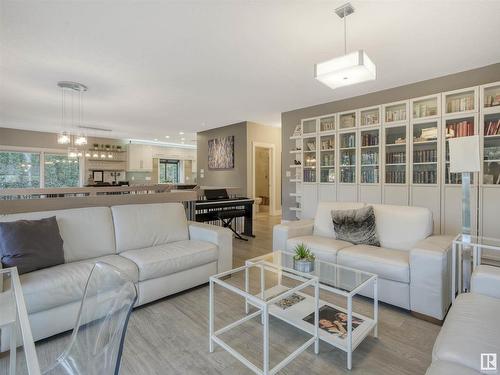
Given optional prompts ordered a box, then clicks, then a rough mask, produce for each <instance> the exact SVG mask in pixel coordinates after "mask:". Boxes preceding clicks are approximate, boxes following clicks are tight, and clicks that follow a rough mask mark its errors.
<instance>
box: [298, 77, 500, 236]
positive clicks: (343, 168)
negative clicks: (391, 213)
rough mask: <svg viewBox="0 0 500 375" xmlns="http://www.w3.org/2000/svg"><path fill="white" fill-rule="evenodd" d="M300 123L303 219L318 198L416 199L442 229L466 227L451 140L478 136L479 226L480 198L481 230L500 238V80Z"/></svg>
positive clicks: (408, 201) (476, 187)
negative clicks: (451, 169) (453, 169)
mask: <svg viewBox="0 0 500 375" xmlns="http://www.w3.org/2000/svg"><path fill="white" fill-rule="evenodd" d="M497 124H498V127H497ZM298 128H300V132H299V134H294V135H293V136H291V137H290V142H291V144H292V147H291V149H292V150H291V151H290V152H291V153H293V155H294V159H295V162H294V164H293V165H290V172H291V173H290V175H291V177H290V181H292V182H294V183H295V186H296V191H295V192H293V193H291V196H293V197H295V203H296V206H294V207H291V209H293V210H294V211H296V214H297V217H302V218H312V217H314V215H315V211H316V205H317V203H318V201H363V202H368V203H379V202H383V203H386V204H397V205H414V206H421V207H427V208H429V209H430V210H431V211H432V212H433V216H434V232H435V233H450V234H453V233H458V232H459V231H460V229H461V222H462V219H461V207H462V191H461V175H460V174H452V173H450V172H449V151H448V150H449V148H448V139H449V138H450V137H463V136H469V135H473V134H479V135H480V139H481V158H482V170H481V172H480V173H475V174H474V176H473V185H472V188H471V202H472V207H471V211H472V213H473V220H472V226H473V228H476V223H478V221H477V220H478V218H477V215H476V213H477V205H476V201H477V199H476V198H477V197H478V196H479V199H480V203H479V204H480V206H479V207H480V209H481V210H480V213H481V217H480V218H479V223H478V224H479V232H480V233H481V234H483V235H487V236H491V237H500V228H499V226H498V225H497V222H498V221H497V220H496V216H497V213H498V212H500V82H495V83H491V84H487V85H483V86H477V87H468V88H464V89H461V90H454V91H450V92H443V93H437V94H434V95H428V96H424V97H419V98H412V99H409V100H401V101H398V102H393V103H387V104H381V105H375V106H371V107H367V108H360V109H357V110H350V111H346V112H340V113H336V114H329V115H324V116H321V117H315V118H310V119H304V120H302V121H301V124H300V126H298ZM296 163H298V165H297V164H296Z"/></svg>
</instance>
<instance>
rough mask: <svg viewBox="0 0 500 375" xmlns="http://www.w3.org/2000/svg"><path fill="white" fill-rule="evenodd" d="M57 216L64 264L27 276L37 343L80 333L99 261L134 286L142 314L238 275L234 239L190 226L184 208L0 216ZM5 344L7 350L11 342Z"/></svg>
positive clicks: (168, 206)
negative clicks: (154, 304)
mask: <svg viewBox="0 0 500 375" xmlns="http://www.w3.org/2000/svg"><path fill="white" fill-rule="evenodd" d="M50 216H56V219H57V223H58V225H59V230H60V233H61V237H62V239H63V241H64V245H63V247H64V259H65V264H61V265H58V266H54V267H50V268H45V269H42V270H38V271H34V272H30V273H26V274H23V275H21V276H20V279H21V283H22V288H23V293H24V296H25V300H26V305H27V309H28V313H29V320H30V323H31V328H32V331H33V337H34V339H35V340H40V339H43V338H46V337H49V336H52V335H55V334H57V333H60V332H64V331H67V330H70V329H72V328H73V326H74V324H75V320H76V316H77V312H78V308H79V304H80V300H81V297H82V294H83V289H84V287H85V283H86V281H87V278H88V277H89V275H90V271H91V269H92V267H93V264H94V263H95V262H97V261H101V262H105V263H108V264H111V265H113V266H115V267H117V268H119V269H120V270H122V271H123V272H124V273H125V274H127V275H128V276H129V277H130V279H131V280H133V281H134V283H135V284H136V286H137V291H138V300H137V304H136V306H139V305H143V304H145V303H148V302H151V301H154V300H157V299H159V298H163V297H165V296H168V295H170V294H173V293H177V292H179V291H182V290H185V289H188V288H192V287H194V286H197V285H200V284H203V283H206V282H207V281H208V278H209V277H210V276H211V275H214V274H217V273H220V272H223V271H227V270H229V269H231V267H232V234H231V232H230V231H229V230H228V229H225V228H221V227H217V226H212V225H207V224H200V223H194V222H188V221H187V219H186V214H185V211H184V207H183V205H182V204H180V203H160V204H140V205H123V206H113V207H91V208H79V209H69V210H60V211H46V212H33V213H22V214H12V215H3V216H0V221H1V222H5V221H15V220H20V219H27V220H34V219H41V218H46V217H50ZM3 334H4V333H3V332H2V335H3ZM1 343H2V347H1V350H2V351H4V350H7V349H8V348H7V344H8V341H7V340H6V337H2V340H1Z"/></svg>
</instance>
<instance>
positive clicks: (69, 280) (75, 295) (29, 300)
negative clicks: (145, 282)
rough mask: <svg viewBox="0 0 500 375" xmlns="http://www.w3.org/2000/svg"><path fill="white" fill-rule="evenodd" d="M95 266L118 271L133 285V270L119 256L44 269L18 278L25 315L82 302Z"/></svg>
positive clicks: (135, 274) (135, 273)
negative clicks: (99, 265)
mask: <svg viewBox="0 0 500 375" xmlns="http://www.w3.org/2000/svg"><path fill="white" fill-rule="evenodd" d="M96 262H104V263H108V264H111V265H112V266H115V267H117V268H118V269H120V270H121V271H122V272H123V273H124V274H126V275H127V276H129V277H130V278H131V279H132V280H133V281H134V282H137V280H138V269H137V266H136V265H135V264H134V263H133V262H131V261H130V260H128V259H126V258H123V257H121V256H119V255H108V256H104V257H99V258H94V259H88V260H84V261H80V262H73V263H66V264H61V265H58V266H54V267H50V268H45V269H43V270H38V271H34V272H29V273H25V274H23V275H21V276H20V280H21V284H22V288H23V294H24V298H25V299H26V307H27V309H28V313H30V314H32V313H36V312H39V311H43V310H47V309H51V308H54V307H57V306H61V305H65V304H67V303H71V302H75V301H79V300H81V299H82V296H83V290H84V289H85V285H86V284H87V280H88V278H89V276H90V272H91V271H92V267H93V266H94V264H95V263H96Z"/></svg>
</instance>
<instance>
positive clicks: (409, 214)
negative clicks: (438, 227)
mask: <svg viewBox="0 0 500 375" xmlns="http://www.w3.org/2000/svg"><path fill="white" fill-rule="evenodd" d="M373 209H374V211H375V222H376V225H377V235H378V239H379V241H380V245H381V246H382V247H385V248H388V249H395V250H411V249H412V248H413V246H415V244H416V243H417V242H419V241H421V240H423V239H425V238H427V237H429V236H430V235H431V234H432V230H433V224H432V212H431V210H429V209H428V208H424V207H413V206H393V205H387V204H374V205H373Z"/></svg>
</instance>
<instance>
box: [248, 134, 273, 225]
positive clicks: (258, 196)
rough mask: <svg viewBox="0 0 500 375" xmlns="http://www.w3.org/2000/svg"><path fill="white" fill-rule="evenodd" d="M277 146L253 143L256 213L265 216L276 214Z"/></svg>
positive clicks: (253, 184)
mask: <svg viewBox="0 0 500 375" xmlns="http://www.w3.org/2000/svg"><path fill="white" fill-rule="evenodd" d="M275 179H276V168H275V145H274V144H271V143H269V144H268V143H262V142H253V145H252V187H253V195H252V196H253V198H254V199H255V205H254V207H255V211H256V212H260V213H262V214H264V215H276V213H275V204H276V202H275V186H276V180H275Z"/></svg>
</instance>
